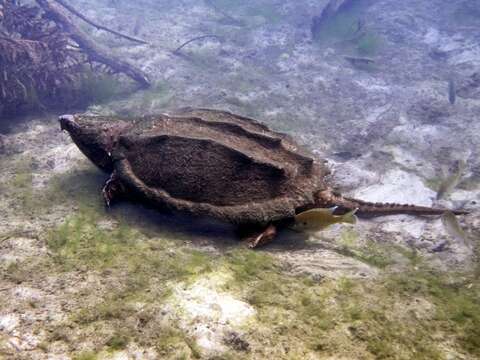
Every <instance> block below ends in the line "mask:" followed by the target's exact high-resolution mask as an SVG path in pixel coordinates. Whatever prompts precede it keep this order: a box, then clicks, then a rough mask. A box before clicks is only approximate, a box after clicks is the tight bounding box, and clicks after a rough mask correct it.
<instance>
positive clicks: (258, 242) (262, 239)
mask: <svg viewBox="0 0 480 360" xmlns="http://www.w3.org/2000/svg"><path fill="white" fill-rule="evenodd" d="M276 235H277V228H276V227H275V225H273V224H270V225H268V226H267V228H266V229H265V230H264V231H262V232H261V233H259V234H256V235H254V236H252V237H250V238H248V239H247V244H248V245H247V246H248V248H249V249H255V248H257V247H260V246H263V245H265V244H268V243H269V242H271V241H272V240H273V239H274V238H275V236H276Z"/></svg>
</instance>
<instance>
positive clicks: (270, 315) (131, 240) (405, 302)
mask: <svg viewBox="0 0 480 360" xmlns="http://www.w3.org/2000/svg"><path fill="white" fill-rule="evenodd" d="M114 219H115V221H116V222H114V223H113V224H105V223H104V221H105V220H104V219H103V217H102V216H100V217H99V216H98V213H96V212H95V211H92V210H91V209H90V210H88V209H80V211H79V213H77V214H76V215H74V216H72V217H71V218H69V219H68V220H67V221H66V222H65V223H64V224H62V225H60V226H59V227H58V228H56V229H54V230H52V232H51V233H50V234H49V236H48V240H47V244H48V247H49V249H50V251H51V252H52V258H53V260H54V261H55V263H56V266H59V269H61V270H62V271H69V270H71V269H82V268H83V269H84V270H85V269H87V270H89V271H100V272H101V273H104V274H106V275H105V276H106V277H107V278H111V280H109V281H111V282H112V283H114V284H115V285H112V286H111V287H109V289H107V292H106V293H102V294H103V295H101V296H99V295H98V294H97V295H95V294H91V293H89V290H88V288H86V289H84V290H82V292H80V293H79V295H80V294H84V295H82V297H85V298H88V297H89V296H90V298H91V301H88V302H87V304H85V305H84V306H83V307H82V308H81V309H77V310H76V311H75V312H74V314H72V317H71V319H70V320H71V321H72V322H73V323H74V324H75V328H77V331H79V332H80V333H82V331H85V332H86V333H88V331H89V330H88V329H92V327H93V328H95V329H97V330H98V331H99V334H102V335H99V336H101V338H102V341H101V342H100V345H99V346H100V347H99V349H102V348H103V349H104V350H105V349H110V350H114V349H120V348H122V347H124V346H126V344H128V343H135V344H138V345H139V346H144V347H153V348H155V349H156V351H157V352H158V354H159V355H160V356H163V357H165V358H175V357H183V358H187V359H188V358H198V357H200V356H201V351H200V350H199V349H198V348H197V345H196V343H195V341H194V339H192V338H190V337H189V336H187V335H186V334H185V332H184V331H183V330H182V329H180V327H179V325H178V324H177V323H176V322H175V321H174V320H169V321H167V322H161V321H160V322H159V321H158V314H159V313H161V312H162V311H164V310H163V309H165V304H167V303H168V302H169V301H171V299H172V297H171V296H170V295H171V290H172V289H171V286H172V284H177V283H180V282H181V283H185V284H188V283H189V282H192V281H194V280H195V279H198V278H200V277H203V276H208V275H209V274H211V273H212V272H213V271H221V272H222V273H223V272H224V273H226V274H231V275H232V277H231V281H227V282H226V283H225V284H224V285H222V287H223V289H224V290H225V291H226V292H228V293H232V294H235V296H236V297H237V298H240V299H242V300H244V301H246V302H248V303H249V304H250V305H251V306H253V307H254V308H255V310H256V312H257V314H256V317H255V320H254V321H252V323H251V324H250V325H248V324H247V325H246V328H245V331H246V332H247V333H246V335H245V339H246V341H248V343H249V345H250V348H251V349H252V350H253V353H252V355H251V356H250V355H246V354H244V353H241V352H239V351H236V350H235V349H231V350H229V351H228V352H227V353H226V354H225V356H226V358H228V356H230V357H231V358H265V357H266V356H274V357H276V358H296V357H298V358H302V356H305V354H310V355H311V356H324V357H327V356H340V357H341V356H343V357H347V358H349V357H350V358H351V357H356V356H359V357H362V358H365V359H374V358H375V359H382V358H384V359H387V358H388V359H390V358H391V359H409V358H419V359H422V358H424V359H427V358H428V359H443V358H445V357H446V351H447V350H448V351H449V352H453V353H459V354H466V355H469V356H477V355H478V349H479V346H478V345H479V344H478V330H477V329H478V328H480V317H479V315H478V314H480V295H479V294H480V291H479V284H478V280H476V279H475V278H474V277H473V276H471V275H468V274H456V276H453V275H447V274H445V273H442V272H438V271H435V270H432V269H429V268H428V267H427V265H426V264H425V262H424V261H423V259H422V258H421V257H420V256H419V255H418V253H417V252H415V251H412V250H410V249H408V248H404V247H399V246H383V245H382V244H378V243H375V242H371V241H366V242H361V241H360V239H359V234H358V233H356V232H355V231H354V230H351V229H349V230H347V231H345V232H344V233H343V234H342V236H341V240H340V243H341V244H342V245H343V246H345V247H346V248H348V249H350V251H351V254H353V255H352V256H354V257H355V258H358V259H360V260H362V261H364V262H366V263H369V264H371V265H373V266H376V267H378V268H380V269H383V273H382V275H379V276H378V278H375V279H349V278H345V277H344V278H338V279H328V278H325V279H321V280H314V279H312V278H310V277H307V276H304V275H292V274H290V273H289V271H288V267H287V266H286V265H285V264H283V263H281V262H279V261H278V260H276V259H275V257H274V256H272V254H270V253H268V252H264V251H251V250H248V249H244V248H241V247H236V248H234V249H230V250H227V251H225V252H222V253H221V254H219V256H215V257H212V256H211V255H209V254H208V253H206V252H205V251H201V250H193V249H189V248H186V247H183V246H180V247H179V246H178V243H176V241H174V240H168V239H163V238H158V237H150V236H149V235H146V234H145V233H143V232H142V231H141V229H138V228H136V227H135V226H133V225H132V224H129V223H128V222H126V221H124V220H121V219H122V218H121V217H120V218H118V217H115V216H114ZM396 256H401V257H402V258H403V259H404V260H405V261H407V265H405V266H406V268H405V270H404V271H403V272H395V271H394V270H393V269H392V270H389V269H390V267H389V265H390V264H392V263H395V261H394V258H395V257H396ZM214 269H216V270H214ZM139 303H140V304H142V305H141V306H140V307H139V306H138V304H139ZM138 323H141V324H142V331H141V332H140V331H139V330H138V328H137V327H136V325H135V324H138ZM64 341H72V340H68V339H66V340H64ZM447 341H448V346H447V347H445V346H446V345H445V343H446V342H447ZM446 349H447V350H446ZM253 354H255V355H253Z"/></svg>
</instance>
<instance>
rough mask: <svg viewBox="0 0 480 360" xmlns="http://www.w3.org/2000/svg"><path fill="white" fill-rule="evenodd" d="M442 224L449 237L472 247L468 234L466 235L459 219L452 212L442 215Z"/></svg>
mask: <svg viewBox="0 0 480 360" xmlns="http://www.w3.org/2000/svg"><path fill="white" fill-rule="evenodd" d="M442 224H443V226H444V227H445V230H446V231H447V233H448V235H450V236H451V237H452V238H454V239H455V240H457V241H458V242H460V243H462V244H463V245H466V246H470V243H469V240H468V236H467V234H465V231H463V229H462V228H461V226H460V224H459V223H458V219H457V217H456V216H455V215H454V214H453V213H452V212H451V211H445V213H444V214H443V215H442Z"/></svg>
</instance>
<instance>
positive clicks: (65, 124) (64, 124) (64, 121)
mask: <svg viewBox="0 0 480 360" xmlns="http://www.w3.org/2000/svg"><path fill="white" fill-rule="evenodd" d="M58 121H59V122H60V129H61V130H67V131H70V130H71V129H72V128H73V127H75V126H77V123H76V122H75V116H73V115H61V116H59V117H58Z"/></svg>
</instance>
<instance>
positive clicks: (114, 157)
mask: <svg viewBox="0 0 480 360" xmlns="http://www.w3.org/2000/svg"><path fill="white" fill-rule="evenodd" d="M59 121H60V126H61V129H62V130H66V131H68V132H69V133H70V136H71V138H72V139H73V141H74V142H75V144H77V146H78V147H79V148H80V150H81V151H82V152H83V153H84V154H85V155H86V156H87V157H88V158H89V159H90V160H91V161H92V162H93V163H94V164H95V165H97V166H98V167H99V168H100V169H102V170H103V171H105V172H107V173H109V174H110V178H109V179H108V180H107V181H106V183H105V186H104V188H103V196H104V198H105V202H106V204H107V206H109V205H110V203H111V201H112V200H113V199H114V198H116V197H118V196H119V195H123V196H126V197H129V198H131V199H135V200H140V201H143V202H147V203H150V204H151V205H153V206H154V207H156V208H159V209H164V210H174V211H181V212H186V213H190V214H192V215H201V216H211V217H214V218H217V219H220V220H223V221H227V222H231V223H234V224H237V225H248V227H249V228H255V229H257V230H258V232H257V233H256V234H255V235H254V236H252V237H251V238H250V243H249V246H250V247H256V246H259V245H263V244H265V243H266V242H268V241H270V240H272V239H273V238H274V237H275V235H276V227H277V226H278V225H281V224H284V223H285V222H286V221H288V220H291V219H293V217H294V216H295V215H296V214H298V213H299V212H302V211H305V210H309V209H313V208H325V207H331V206H337V207H338V208H337V210H336V212H337V213H345V212H347V211H350V210H352V209H358V211H357V214H359V215H388V214H414V215H437V214H442V213H443V212H444V211H445V210H444V209H434V208H428V207H422V206H414V205H400V204H389V203H383V204H382V203H369V202H365V201H361V200H357V199H352V198H348V197H344V196H341V195H340V194H338V193H337V192H335V191H333V190H332V188H331V187H329V186H328V185H327V183H326V181H325V178H326V176H327V175H328V173H329V171H328V169H327V167H326V166H325V161H322V160H318V159H314V158H313V157H312V156H311V155H309V154H308V153H307V152H306V151H305V150H303V149H301V148H300V147H299V146H298V145H296V144H295V142H294V141H293V140H292V139H290V137H288V136H287V135H284V134H280V133H277V132H274V131H271V130H269V129H268V128H267V127H266V126H264V125H262V124H260V123H258V122H256V121H255V120H252V119H249V118H245V117H242V116H239V115H235V114H232V113H229V112H226V111H219V110H208V109H190V108H188V109H183V110H180V111H178V112H176V113H175V114H173V115H167V114H161V115H157V116H149V117H143V118H141V119H137V120H118V119H113V118H109V117H89V116H82V115H63V116H61V117H60V118H59ZM462 213H464V212H461V211H458V212H456V214H462Z"/></svg>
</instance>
